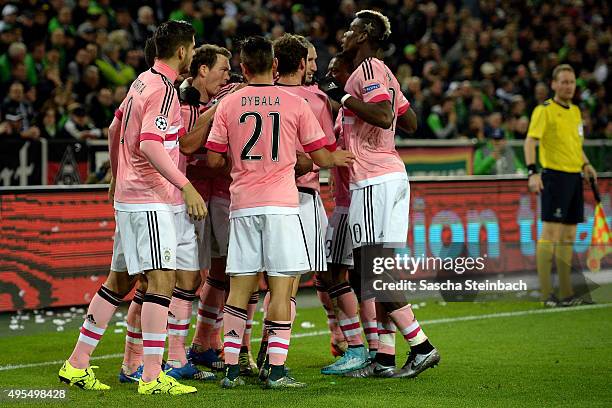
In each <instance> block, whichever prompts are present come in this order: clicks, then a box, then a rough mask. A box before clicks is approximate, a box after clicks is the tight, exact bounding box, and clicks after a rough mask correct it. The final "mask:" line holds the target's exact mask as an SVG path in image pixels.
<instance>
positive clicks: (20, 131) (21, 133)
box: [0, 107, 40, 140]
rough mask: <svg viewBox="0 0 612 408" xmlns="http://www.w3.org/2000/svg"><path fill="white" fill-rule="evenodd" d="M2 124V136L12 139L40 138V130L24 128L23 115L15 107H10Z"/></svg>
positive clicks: (0, 133) (0, 126) (34, 127)
mask: <svg viewBox="0 0 612 408" xmlns="http://www.w3.org/2000/svg"><path fill="white" fill-rule="evenodd" d="M5 112H6V113H5V114H4V115H3V121H2V122H1V123H0V135H1V136H2V137H8V138H11V139H32V140H36V139H38V138H39V137H40V130H39V129H38V128H37V127H36V126H30V127H28V128H25V127H24V120H23V116H22V115H21V113H20V112H19V111H18V110H17V109H15V108H14V107H9V108H8V109H7V110H6V111H5Z"/></svg>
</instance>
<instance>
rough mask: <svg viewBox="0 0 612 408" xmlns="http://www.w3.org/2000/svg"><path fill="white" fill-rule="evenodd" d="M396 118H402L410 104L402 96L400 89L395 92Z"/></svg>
mask: <svg viewBox="0 0 612 408" xmlns="http://www.w3.org/2000/svg"><path fill="white" fill-rule="evenodd" d="M397 93H398V96H397V116H402V115H403V114H404V113H406V111H407V110H408V109H410V102H409V101H408V99H406V97H405V96H404V93H403V92H402V90H401V89H398V90H397Z"/></svg>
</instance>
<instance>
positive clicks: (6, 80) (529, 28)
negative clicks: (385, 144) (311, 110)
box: [0, 0, 612, 138]
mask: <svg viewBox="0 0 612 408" xmlns="http://www.w3.org/2000/svg"><path fill="white" fill-rule="evenodd" d="M1 4H2V6H0V7H1V20H0V89H2V90H4V91H5V95H6V93H7V90H8V86H9V85H10V84H11V83H13V82H14V81H15V80H19V81H20V82H23V85H24V86H25V92H27V94H28V98H32V97H33V96H34V95H35V99H34V103H33V105H34V108H35V109H36V110H37V111H38V112H42V111H41V109H42V107H43V106H49V105H53V106H54V107H55V108H56V115H57V119H58V122H61V121H63V120H64V121H65V120H67V114H66V106H67V104H70V103H72V102H73V101H72V100H71V99H72V98H73V96H72V94H73V92H74V94H75V95H76V98H77V100H78V101H79V102H80V103H81V104H84V108H85V110H86V111H87V112H92V113H93V112H94V110H93V108H92V106H91V105H90V103H92V104H96V103H98V102H97V101H98V93H99V91H100V90H101V89H102V88H109V89H110V91H111V92H112V94H113V105H115V106H116V105H117V104H118V103H119V102H120V98H119V97H120V96H121V95H124V94H125V92H124V88H120V89H119V91H117V90H116V88H117V87H125V86H129V84H130V83H131V82H132V81H133V79H134V78H135V76H136V75H137V74H138V73H139V72H140V71H141V70H143V69H144V65H143V62H142V61H143V58H142V49H143V45H144V41H145V40H146V38H148V37H150V36H151V35H152V34H153V32H154V30H155V27H156V24H157V23H159V22H160V21H163V20H166V19H168V18H172V19H185V20H187V21H191V22H193V24H194V26H195V29H196V31H197V36H196V37H197V38H196V40H197V41H198V43H200V42H202V41H203V40H206V41H207V42H211V43H214V44H218V45H222V46H224V47H226V48H228V49H229V50H230V51H232V53H233V56H234V57H233V59H232V65H233V68H234V69H235V70H239V64H238V60H239V53H238V52H237V51H238V44H239V41H240V40H241V37H242V36H244V35H248V34H251V33H262V34H263V35H265V36H267V37H269V38H272V39H274V38H278V37H279V36H280V35H282V33H284V32H299V33H303V34H304V35H306V36H309V39H310V40H311V41H312V42H313V44H314V45H315V47H316V49H317V54H318V55H319V61H318V62H319V68H322V67H323V66H324V65H325V64H326V61H327V60H328V59H329V58H330V57H331V55H333V54H334V53H336V52H337V51H338V50H339V49H340V41H341V38H342V35H343V33H344V31H345V30H346V29H347V28H348V26H349V24H350V22H351V21H352V20H353V18H354V15H355V12H356V11H358V10H360V9H363V8H366V7H374V8H377V9H380V10H381V11H382V12H383V13H385V14H386V15H387V16H388V17H389V19H390V21H391V38H390V42H389V43H387V44H385V45H384V53H383V55H384V58H385V62H386V63H387V65H388V66H389V67H390V68H391V69H392V71H393V72H394V73H396V74H397V77H398V79H400V85H401V87H402V91H404V92H405V93H406V94H407V97H408V98H409V100H410V102H411V103H412V104H413V107H414V108H415V110H416V113H417V115H418V119H419V123H420V126H419V128H418V130H417V132H416V133H415V134H414V135H410V137H419V138H425V137H429V138H436V137H437V136H436V135H435V133H434V132H433V131H432V129H431V127H430V125H429V123H428V119H429V118H432V120H434V119H435V120H436V121H439V122H440V123H442V129H444V128H445V127H446V126H448V124H449V123H447V122H445V121H449V120H450V115H449V114H448V113H444V112H442V106H443V105H444V103H443V100H444V99H445V98H447V97H448V98H450V99H451V101H452V104H453V105H454V111H455V114H456V123H455V128H456V130H453V131H452V132H449V134H447V135H445V136H446V137H461V136H468V137H472V136H473V135H474V134H480V130H478V131H476V132H475V128H474V126H475V124H478V123H479V122H481V120H479V119H474V117H486V116H487V115H489V114H491V113H492V112H500V113H501V114H502V122H503V123H502V128H503V129H504V131H505V132H506V133H507V136H508V137H515V138H521V137H522V134H523V132H522V130H521V129H523V128H524V125H525V121H524V119H522V117H523V115H524V112H530V111H532V110H533V108H534V107H535V106H536V105H538V104H541V103H543V102H544V101H545V100H546V99H547V98H548V97H549V83H548V80H547V79H546V78H550V73H551V71H552V69H553V68H554V66H555V65H557V64H559V63H562V62H567V63H570V64H572V65H573V66H574V69H575V70H576V73H577V76H578V78H577V91H576V97H575V99H574V102H575V103H576V104H578V105H579V106H580V108H581V110H582V111H583V112H584V114H583V117H584V118H586V119H585V121H586V120H588V121H589V129H588V132H587V133H585V137H606V135H609V134H610V131H609V129H610V120H609V118H610V116H611V113H612V112H611V110H612V105H611V103H612V101H611V98H610V95H611V92H612V90H611V83H612V81H610V80H609V76H610V73H609V72H610V62H611V61H610V58H611V57H610V56H609V54H610V52H609V50H610V48H611V46H612V25H610V24H609V21H610V10H611V8H610V7H609V6H608V5H607V3H605V2H597V1H595V2H594V1H586V2H577V1H568V2H553V3H551V2H542V1H533V2H495V1H490V0H489V1H475V0H471V1H469V2H439V1H438V2H436V1H432V0H424V1H416V0H380V1H377V2H366V1H363V0H332V1H326V2H313V1H306V2H299V3H296V2H290V1H286V0H269V1H266V2H259V1H258V2H247V1H244V0H235V1H199V0H183V1H181V0H172V1H163V2H162V1H151V0H144V1H138V2H133V1H126V2H120V1H114V2H113V1H110V0H96V1H92V0H72V1H65V0H50V1H46V2H45V1H33V0H32V1H20V2H17V1H13V2H7V1H4V2H2V3H1ZM91 65H95V66H97V67H98V69H99V71H98V72H94V70H93V69H91ZM86 72H87V73H86ZM414 78H418V79H419V82H418V83H417V82H416V81H415V79H414ZM30 86H33V87H34V88H32V87H30ZM72 86H74V88H72ZM57 89H59V92H56V90H57ZM66 90H70V92H66ZM104 93H106V91H104ZM520 97H522V100H521V99H519V98H520ZM55 99H61V100H62V103H63V105H58V104H57V103H56V101H55ZM96 112H97V111H96ZM587 112H588V115H587ZM96 120H98V119H96ZM100 125H102V123H98V126H100ZM434 127H438V126H437V125H436V126H434ZM60 129H61V127H60ZM439 134H440V133H439V132H438V135H439ZM400 136H403V135H402V134H401V133H400Z"/></svg>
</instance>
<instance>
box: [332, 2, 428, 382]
mask: <svg viewBox="0 0 612 408" xmlns="http://www.w3.org/2000/svg"><path fill="white" fill-rule="evenodd" d="M390 34H391V27H390V24H389V19H388V18H387V17H385V16H383V15H382V14H381V13H379V12H376V11H371V10H362V11H360V12H358V13H357V14H356V18H355V19H354V20H353V21H352V23H351V25H350V27H349V29H348V30H347V31H346V32H345V34H344V37H343V39H342V48H343V50H344V52H345V53H346V54H348V55H350V56H352V57H353V61H354V65H355V66H356V68H355V71H354V72H353V73H352V74H351V76H350V78H349V79H348V81H347V83H346V85H345V86H344V87H342V85H338V83H337V82H335V81H334V80H331V79H328V80H326V81H323V82H322V83H321V87H322V89H323V90H324V91H325V92H326V93H327V94H328V95H329V96H330V97H331V98H333V99H335V100H336V101H338V102H340V103H341V104H342V106H343V112H344V124H343V135H344V139H345V142H346V146H347V148H348V150H349V151H351V152H353V153H355V156H356V160H355V163H354V165H353V166H352V167H351V169H350V190H351V203H350V207H349V217H348V218H349V225H350V226H351V233H352V234H351V235H352V240H353V247H354V257H353V258H354V263H355V273H353V274H352V276H351V283H352V286H353V287H354V288H355V290H356V291H361V276H369V275H368V274H369V273H371V271H369V272H368V271H366V270H365V268H366V267H367V266H366V265H362V264H361V250H362V248H361V247H362V246H365V245H378V246H379V247H380V248H381V249H380V250H381V251H383V252H384V253H385V254H387V255H389V256H393V253H394V252H393V249H392V248H390V250H389V249H387V248H385V249H382V245H381V244H387V246H389V245H390V244H399V245H404V244H405V242H406V240H407V236H408V210H409V201H410V198H409V194H410V193H409V191H410V190H409V183H408V176H407V174H406V169H405V166H404V163H403V161H402V160H401V158H400V157H399V154H398V153H397V151H396V150H395V127H396V126H399V127H401V128H403V129H406V130H407V131H409V132H413V131H414V130H416V115H415V114H414V112H413V111H412V109H410V103H409V102H408V101H407V100H406V98H405V97H404V95H403V94H402V92H401V89H400V86H399V83H398V82H397V79H396V78H395V76H393V74H392V73H391V71H390V70H389V68H388V67H387V66H386V65H385V64H384V63H383V62H382V61H381V60H379V59H378V58H376V55H377V52H378V50H379V49H380V48H381V45H382V43H383V42H384V41H385V40H387V39H388V37H389V35H390ZM364 274H365V275H364ZM364 289H365V290H364V291H363V292H362V299H369V298H372V297H374V294H373V293H372V291H370V290H368V289H367V288H364ZM377 320H378V325H379V326H378V331H379V347H378V351H377V353H376V357H375V359H374V362H373V363H372V364H371V365H369V366H368V367H366V368H363V369H360V370H356V371H353V372H350V373H348V374H347V375H350V376H355V377H369V376H381V377H409V378H411V377H416V376H417V375H419V374H420V373H421V372H423V371H424V370H426V369H428V368H430V367H433V366H435V365H436V364H438V362H439V361H440V355H439V353H438V351H437V350H436V349H435V348H434V347H433V346H432V345H431V343H430V342H429V340H428V338H427V336H426V335H425V333H424V332H423V330H422V329H421V327H420V325H419V323H418V321H417V320H416V318H415V317H414V313H413V312H412V309H411V306H410V304H407V303H406V302H404V301H401V302H400V301H394V302H380V303H378V304H377ZM396 327H397V328H398V329H399V330H400V332H401V333H402V335H403V337H404V338H405V339H406V341H407V342H408V343H409V345H410V353H409V356H408V359H407V361H406V363H405V364H404V366H403V367H402V369H401V370H399V372H397V373H396V372H395V337H394V336H395V330H396Z"/></svg>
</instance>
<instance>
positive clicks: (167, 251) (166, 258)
mask: <svg viewBox="0 0 612 408" xmlns="http://www.w3.org/2000/svg"><path fill="white" fill-rule="evenodd" d="M171 259H172V251H170V248H164V261H166V262H170V260H171Z"/></svg>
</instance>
